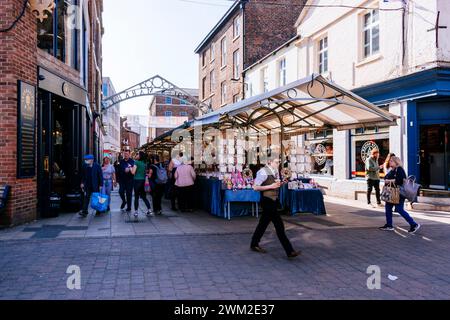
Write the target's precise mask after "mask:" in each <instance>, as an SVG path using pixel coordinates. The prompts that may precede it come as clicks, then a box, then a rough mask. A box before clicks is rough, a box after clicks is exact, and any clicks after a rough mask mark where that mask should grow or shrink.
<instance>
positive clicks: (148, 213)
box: [146, 210, 154, 217]
mask: <svg viewBox="0 0 450 320" xmlns="http://www.w3.org/2000/svg"><path fill="white" fill-rule="evenodd" d="M146 214H147V217H153V216H154V213H153V211H152V210H148V211H147V213H146Z"/></svg>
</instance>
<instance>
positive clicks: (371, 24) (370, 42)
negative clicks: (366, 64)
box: [361, 8, 380, 59]
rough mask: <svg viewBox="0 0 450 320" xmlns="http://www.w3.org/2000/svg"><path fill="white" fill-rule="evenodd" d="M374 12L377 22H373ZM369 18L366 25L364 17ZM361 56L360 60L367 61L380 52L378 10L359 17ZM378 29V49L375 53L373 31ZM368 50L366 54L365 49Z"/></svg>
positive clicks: (372, 10)
mask: <svg viewBox="0 0 450 320" xmlns="http://www.w3.org/2000/svg"><path fill="white" fill-rule="evenodd" d="M374 12H376V13H377V14H376V16H377V20H376V21H374V20H373V19H374ZM367 16H369V23H368V24H366V17H367ZM361 19H362V21H361V27H362V29H361V38H362V39H361V45H362V48H361V56H362V59H367V58H369V57H371V56H374V55H376V54H378V53H379V52H380V11H379V9H378V8H375V9H371V10H369V11H367V12H365V13H364V14H362V15H361ZM375 28H377V29H378V48H377V49H376V51H374V49H373V47H374V43H375V41H374V37H373V34H374V29H375ZM367 32H368V33H369V39H368V43H366V33H367ZM367 48H368V52H366V49H367Z"/></svg>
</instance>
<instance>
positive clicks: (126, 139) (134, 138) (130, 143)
mask: <svg viewBox="0 0 450 320" xmlns="http://www.w3.org/2000/svg"><path fill="white" fill-rule="evenodd" d="M120 140H121V146H120V147H121V150H131V151H134V150H136V149H138V148H139V147H140V146H141V143H140V140H141V136H140V134H139V133H137V132H134V131H133V130H131V128H130V127H129V126H128V125H127V118H126V117H121V118H120Z"/></svg>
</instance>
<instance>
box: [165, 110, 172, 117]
mask: <svg viewBox="0 0 450 320" xmlns="http://www.w3.org/2000/svg"><path fill="white" fill-rule="evenodd" d="M164 117H165V118H171V117H173V112H172V111H170V110H166V111H164Z"/></svg>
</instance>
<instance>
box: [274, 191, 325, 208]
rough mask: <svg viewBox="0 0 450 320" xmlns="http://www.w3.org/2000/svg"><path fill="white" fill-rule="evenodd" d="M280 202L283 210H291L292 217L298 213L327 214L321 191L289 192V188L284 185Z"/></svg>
mask: <svg viewBox="0 0 450 320" xmlns="http://www.w3.org/2000/svg"><path fill="white" fill-rule="evenodd" d="M280 202H281V205H282V206H283V208H287V209H289V213H290V214H291V215H295V214H297V213H313V214H314V215H326V214H327V211H326V209H325V203H324V199H323V194H322V191H321V190H320V189H307V190H305V189H303V190H289V189H288V186H287V185H284V186H283V187H282V188H281V190H280Z"/></svg>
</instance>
